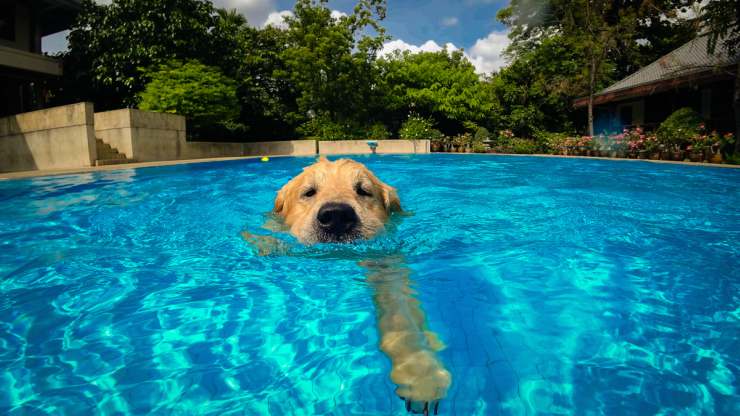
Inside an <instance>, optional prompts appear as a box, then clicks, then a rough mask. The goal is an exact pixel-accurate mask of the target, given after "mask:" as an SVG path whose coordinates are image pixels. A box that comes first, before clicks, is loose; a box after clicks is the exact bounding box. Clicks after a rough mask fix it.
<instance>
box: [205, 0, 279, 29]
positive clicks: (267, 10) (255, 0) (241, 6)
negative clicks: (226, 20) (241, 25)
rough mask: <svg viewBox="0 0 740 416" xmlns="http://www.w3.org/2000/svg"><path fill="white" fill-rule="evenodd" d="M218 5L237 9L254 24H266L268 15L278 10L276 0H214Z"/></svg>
mask: <svg viewBox="0 0 740 416" xmlns="http://www.w3.org/2000/svg"><path fill="white" fill-rule="evenodd" d="M213 4H214V5H215V6H216V7H221V8H225V9H236V10H237V11H238V12H239V13H241V14H243V15H244V17H246V18H247V21H248V22H249V24H250V25H252V26H264V25H265V24H266V23H267V19H268V17H269V16H270V15H271V14H272V13H275V12H276V11H277V6H276V2H275V0H214V1H213Z"/></svg>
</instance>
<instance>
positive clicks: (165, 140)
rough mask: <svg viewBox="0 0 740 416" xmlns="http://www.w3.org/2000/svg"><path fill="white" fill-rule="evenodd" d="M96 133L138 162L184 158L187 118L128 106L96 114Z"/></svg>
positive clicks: (98, 136)
mask: <svg viewBox="0 0 740 416" xmlns="http://www.w3.org/2000/svg"><path fill="white" fill-rule="evenodd" d="M95 136H96V137H97V138H99V139H101V140H103V141H104V142H105V143H108V144H109V145H111V146H113V147H115V148H116V149H118V151H119V152H121V153H125V154H126V157H127V158H129V159H134V160H136V161H137V162H154V161H161V160H177V159H181V158H182V157H181V155H182V153H183V149H182V147H183V145H184V143H185V117H183V116H180V115H177V114H165V113H153V112H148V111H140V110H134V109H130V108H124V109H122V110H113V111H106V112H103V113H95Z"/></svg>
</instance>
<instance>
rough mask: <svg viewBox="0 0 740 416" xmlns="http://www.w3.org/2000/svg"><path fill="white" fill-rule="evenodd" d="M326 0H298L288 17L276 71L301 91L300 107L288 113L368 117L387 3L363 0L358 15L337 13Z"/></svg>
mask: <svg viewBox="0 0 740 416" xmlns="http://www.w3.org/2000/svg"><path fill="white" fill-rule="evenodd" d="M326 3H327V2H326V0H298V1H297V2H296V4H295V7H294V9H293V13H294V15H293V16H291V17H289V18H287V19H286V23H287V24H288V30H287V32H286V45H287V47H286V48H285V49H284V50H283V51H282V53H281V59H282V60H283V62H284V65H285V66H284V69H283V70H281V71H277V72H276V73H275V75H276V76H277V77H279V78H283V79H285V80H287V81H288V82H289V83H290V84H291V86H292V88H293V89H294V90H295V91H296V92H297V98H296V103H297V108H296V109H295V111H294V112H291V113H290V114H288V115H287V117H288V118H289V120H295V121H299V122H300V121H302V120H305V119H306V118H307V114H309V113H313V114H317V115H320V116H321V117H328V118H329V119H331V120H334V121H335V122H351V123H358V122H362V121H364V120H366V119H367V118H369V115H370V114H371V111H370V110H371V104H372V101H373V97H374V96H375V92H374V91H373V89H372V85H373V82H372V81H373V79H374V78H373V77H374V73H375V67H374V61H375V56H376V53H377V51H378V50H379V49H380V47H381V46H382V44H383V41H384V40H385V39H386V37H385V35H384V32H383V30H382V28H381V27H380V26H379V25H378V24H377V21H378V20H382V19H383V18H384V17H385V3H384V1H381V0H360V1H359V3H358V4H357V6H356V7H355V9H354V12H353V14H351V15H349V16H346V17H343V18H340V19H335V18H333V17H332V16H331V10H330V9H329V8H328V7H327V6H326ZM367 28H373V29H374V30H375V32H376V33H377V34H376V36H369V35H368V34H367V30H366V29H367Z"/></svg>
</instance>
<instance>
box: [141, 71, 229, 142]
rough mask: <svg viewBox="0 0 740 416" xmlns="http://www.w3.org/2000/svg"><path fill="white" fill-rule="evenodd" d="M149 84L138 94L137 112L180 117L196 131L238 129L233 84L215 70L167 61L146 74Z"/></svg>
mask: <svg viewBox="0 0 740 416" xmlns="http://www.w3.org/2000/svg"><path fill="white" fill-rule="evenodd" d="M147 78H148V79H151V82H149V84H147V86H146V88H145V89H144V91H142V92H141V93H140V94H139V99H140V103H139V108H140V109H142V110H148V111H159V112H164V113H174V114H182V115H184V116H186V117H187V118H188V121H189V122H190V123H192V125H193V126H195V127H196V128H201V127H205V126H209V125H213V124H217V123H229V124H227V125H225V127H226V128H227V129H238V126H236V125H235V124H234V121H235V120H236V119H237V118H238V116H239V102H238V101H237V97H236V82H235V81H234V80H232V79H231V78H228V77H227V76H225V75H223V74H222V73H221V71H220V70H219V69H218V68H215V67H210V66H206V65H203V64H201V63H199V62H197V61H188V62H184V63H183V62H180V61H174V60H173V61H170V62H168V63H167V64H163V65H159V66H158V67H156V69H153V70H152V71H147Z"/></svg>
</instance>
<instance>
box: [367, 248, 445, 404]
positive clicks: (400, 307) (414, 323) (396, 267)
mask: <svg viewBox="0 0 740 416" xmlns="http://www.w3.org/2000/svg"><path fill="white" fill-rule="evenodd" d="M360 264H361V265H362V266H363V267H365V269H366V270H367V281H368V283H369V284H370V285H371V286H372V288H373V290H374V294H373V300H374V302H375V307H376V313H377V316H378V328H379V330H380V349H381V350H382V351H383V352H384V353H385V354H386V355H388V357H389V358H390V360H391V367H392V369H391V380H392V381H393V382H394V383H395V384H397V385H398V388H397V389H396V393H397V394H398V396H399V397H401V398H402V399H403V400H405V401H406V410H407V411H412V412H414V413H423V414H429V412H430V410H433V411H434V414H437V410H438V406H439V401H440V400H441V399H442V398H444V397H445V394H446V393H447V389H448V388H449V386H450V383H451V382H452V377H451V376H450V373H449V372H448V371H447V370H446V369H445V367H444V364H442V362H441V361H440V359H439V358H438V357H437V354H436V352H437V351H439V350H441V349H442V348H444V345H443V344H442V342H440V341H439V339H438V337H437V335H436V334H435V333H433V332H431V331H429V330H428V328H427V325H426V316H425V314H424V310H423V309H422V308H421V303H420V302H419V300H418V299H416V298H415V297H414V294H415V292H414V291H413V289H412V288H411V283H412V282H411V280H410V279H409V269H408V268H407V267H404V260H403V257H402V256H386V257H382V258H380V259H374V260H368V261H364V262H362V263H360Z"/></svg>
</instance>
